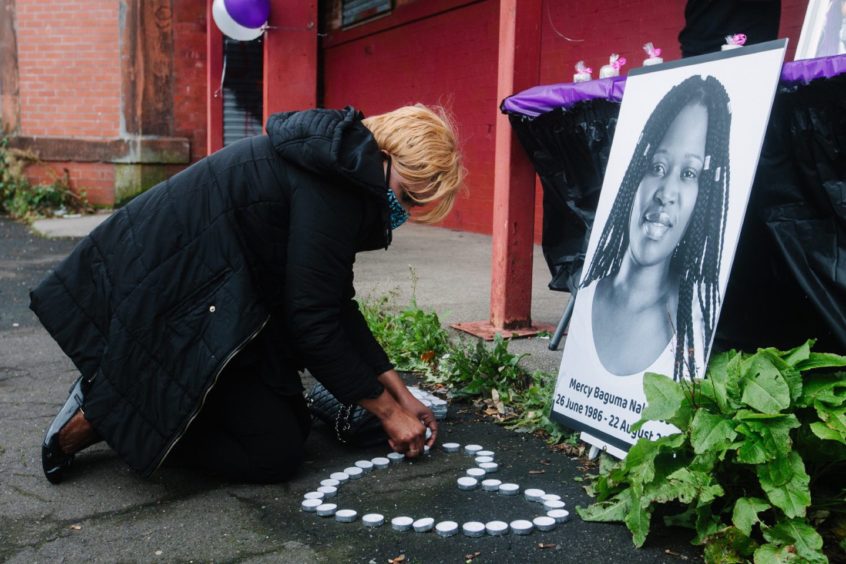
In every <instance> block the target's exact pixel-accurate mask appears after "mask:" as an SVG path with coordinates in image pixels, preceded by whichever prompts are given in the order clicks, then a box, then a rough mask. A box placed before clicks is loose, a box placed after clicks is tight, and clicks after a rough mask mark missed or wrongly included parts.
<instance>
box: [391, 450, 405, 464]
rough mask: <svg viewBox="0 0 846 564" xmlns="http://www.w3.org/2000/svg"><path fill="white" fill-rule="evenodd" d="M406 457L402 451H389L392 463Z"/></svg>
mask: <svg viewBox="0 0 846 564" xmlns="http://www.w3.org/2000/svg"><path fill="white" fill-rule="evenodd" d="M404 458H405V455H404V454H403V453H401V452H389V453H388V460H390V461H391V464H396V463H397V462H400V461H402V459H404Z"/></svg>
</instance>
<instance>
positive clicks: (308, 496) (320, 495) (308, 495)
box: [303, 491, 326, 499]
mask: <svg viewBox="0 0 846 564" xmlns="http://www.w3.org/2000/svg"><path fill="white" fill-rule="evenodd" d="M324 497H326V494H324V493H323V492H321V491H316V492H307V493H306V494H305V495H304V496H303V498H305V499H323V498H324Z"/></svg>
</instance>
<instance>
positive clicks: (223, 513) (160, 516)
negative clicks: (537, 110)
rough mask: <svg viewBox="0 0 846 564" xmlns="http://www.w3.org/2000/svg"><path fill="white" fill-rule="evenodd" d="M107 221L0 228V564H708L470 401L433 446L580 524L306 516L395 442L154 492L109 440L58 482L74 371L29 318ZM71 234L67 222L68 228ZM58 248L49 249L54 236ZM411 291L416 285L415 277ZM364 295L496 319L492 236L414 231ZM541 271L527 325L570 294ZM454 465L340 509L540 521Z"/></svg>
mask: <svg viewBox="0 0 846 564" xmlns="http://www.w3.org/2000/svg"><path fill="white" fill-rule="evenodd" d="M100 219H102V217H101V218H96V219H92V218H81V219H80V220H77V221H74V220H71V219H63V220H52V221H51V222H48V223H40V224H36V225H35V228H36V229H37V231H38V232H39V233H41V234H45V233H46V234H50V235H52V236H51V237H44V236H43V235H39V234H36V233H35V232H34V231H33V230H32V229H31V228H29V227H27V226H25V225H23V224H21V223H17V222H13V221H11V220H9V219H8V218H4V217H0V431H2V432H0V561H3V562H56V561H62V562H83V561H84V562H151V561H165V562H173V561H180V562H181V561H225V562H364V563H369V562H378V563H384V562H388V561H389V560H390V559H396V558H397V557H400V556H404V557H405V560H404V562H466V561H467V560H472V561H473V562H503V563H511V562H515V563H517V562H519V563H525V562H580V563H593V562H596V563H604V562H609V563H611V562H615V563H616V562H627V563H638V562H679V561H695V560H698V559H699V551H698V550H696V549H695V548H694V547H691V546H690V545H689V539H690V535H689V534H688V533H687V532H685V531H683V530H678V529H666V528H663V527H662V526H661V524H660V523H658V522H656V523H654V524H653V534H652V535H651V536H650V537H649V539H648V541H647V543H646V546H645V547H644V548H641V549H635V548H634V547H633V546H632V542H631V536H630V535H629V533H628V531H627V530H626V528H625V527H624V526H622V525H618V524H598V523H585V522H582V521H581V520H580V519H579V518H578V516H577V515H576V513H575V510H574V507H575V506H577V505H586V504H587V503H589V501H590V498H589V497H588V496H587V495H586V494H585V493H584V491H583V487H582V484H581V483H580V482H579V479H580V478H581V477H582V476H583V470H582V466H583V464H584V462H585V461H584V460H583V459H577V458H569V457H568V456H566V455H565V454H563V453H561V452H558V451H556V450H553V449H550V448H549V447H548V446H547V445H546V444H544V442H543V441H542V440H541V439H539V438H537V437H535V436H532V435H529V434H521V433H516V432H512V431H508V430H506V429H504V428H502V427H500V426H498V425H496V424H494V423H492V422H491V421H489V420H486V419H485V418H484V417H482V416H480V415H479V414H478V412H477V411H476V410H475V409H474V408H473V407H472V406H471V405H469V404H461V403H451V404H450V406H449V412H448V417H447V419H446V420H444V421H442V422H441V434H440V440H439V443H443V442H457V443H460V444H462V445H464V444H468V443H477V444H480V445H482V446H483V447H485V448H486V449H489V450H493V451H494V452H495V453H496V460H497V462H498V463H499V470H498V472H497V473H496V474H495V477H496V478H498V479H501V480H503V481H506V482H514V483H517V484H519V485H520V486H521V488H540V489H543V490H545V491H546V492H549V493H557V494H559V495H561V496H562V498H563V500H564V501H565V502H566V504H567V508H568V509H569V510H570V512H571V520H570V521H569V522H567V523H562V524H560V525H558V526H557V527H556V528H555V529H554V530H552V531H548V532H538V531H535V532H534V533H532V534H530V535H527V536H517V535H506V536H501V537H491V536H486V537H482V538H470V537H467V536H464V535H462V534H459V535H457V536H454V537H450V538H442V537H440V536H438V535H436V534H434V533H432V532H429V533H415V532H397V531H394V530H392V529H391V526H390V524H386V525H384V526H382V527H380V528H376V529H367V528H365V527H364V526H363V525H362V523H361V521H360V520H358V521H355V522H353V523H339V522H336V521H335V520H333V519H331V518H321V517H318V516H316V515H315V514H313V513H305V512H303V511H302V510H301V509H300V502H301V500H302V498H303V494H305V493H306V492H308V491H311V490H314V489H315V488H316V487H317V486H318V485H319V482H320V480H322V479H324V478H326V477H328V475H329V474H330V473H331V472H334V471H341V470H343V469H344V468H346V467H349V466H351V465H353V464H354V463H355V462H356V461H358V460H362V459H370V458H373V457H375V456H384V455H385V454H387V450H388V449H387V447H374V448H369V449H363V450H362V449H353V448H350V447H347V446H344V445H340V444H339V443H337V442H336V441H335V440H334V439H333V436H332V432H331V430H329V429H327V428H325V427H324V426H322V425H320V424H317V425H316V426H315V429H314V431H313V433H312V436H311V437H310V438H309V442H308V451H307V461H306V463H305V465H304V467H303V469H302V471H301V472H300V473H299V474H298V475H297V476H296V478H295V479H294V480H292V481H291V482H289V483H286V484H281V485H272V486H256V485H242V484H231V483H225V482H219V481H214V480H210V479H208V478H204V477H201V476H198V475H196V474H192V473H189V472H186V471H181V470H175V469H166V470H162V471H160V472H158V473H157V474H155V475H154V476H153V477H152V478H150V479H144V478H141V477H140V476H138V475H137V474H135V473H133V472H132V471H131V470H129V469H128V468H127V467H126V465H125V464H124V463H123V462H122V461H121V460H120V459H118V458H117V457H116V455H115V454H114V453H113V452H112V451H111V450H110V449H109V448H108V447H107V446H105V445H103V444H100V445H96V446H94V447H91V448H89V449H87V450H85V451H84V452H83V453H81V454H80V455H78V456H77V459H76V462H75V465H74V467H73V469H72V471H71V473H69V474H68V477H67V479H66V481H65V482H63V483H62V484H61V485H58V486H54V485H51V484H50V483H48V482H47V480H46V479H45V478H44V476H43V474H42V471H41V461H40V442H41V439H42V434H43V432H44V429H45V428H46V427H47V425H48V424H49V422H50V420H51V419H52V418H53V416H54V415H55V413H56V411H57V410H58V408H59V407H60V406H61V404H62V403H63V402H64V400H65V397H66V395H67V390H68V387H69V386H70V385H71V384H72V383H73V381H74V380H75V377H76V373H75V370H74V367H73V365H72V364H71V362H70V361H69V360H68V359H67V358H66V357H65V356H64V354H63V353H62V352H61V350H60V349H59V348H58V346H57V345H56V344H55V343H54V342H53V340H52V339H51V338H50V337H49V336H48V335H47V333H46V332H45V331H44V330H43V329H42V328H41V326H40V324H39V323H38V320H37V319H36V318H35V316H34V315H33V314H32V313H31V312H30V311H29V309H28V302H29V299H28V290H29V288H31V287H32V286H34V285H35V284H37V283H38V281H39V280H40V279H41V278H42V277H43V276H44V275H45V274H46V273H47V272H48V270H49V269H50V268H51V267H53V266H54V265H56V264H57V263H58V262H59V261H60V260H61V259H62V258H63V257H64V256H66V255H67V253H68V252H70V250H71V249H72V248H73V246H74V245H75V244H76V243H77V242H78V240H79V239H78V237H80V236H83V235H84V234H85V233H86V232H87V230H88V229H90V228H91V227H92V225H93V224H96V222H97V221H99V220H100ZM62 222H64V223H62ZM57 234H58V235H61V236H60V237H56V235H57ZM412 270H413V272H414V273H415V275H414V276H415V278H416V283H412V275H411V271H412ZM355 275H356V288H357V290H358V295H359V297H363V298H367V297H376V296H379V295H382V294H384V293H386V292H393V293H395V294H396V297H395V298H394V299H395V302H396V303H399V304H403V303H407V300H409V299H410V297H411V295H412V292H413V293H414V295H415V296H416V299H417V303H418V305H419V306H420V307H423V308H427V309H434V310H435V311H437V312H438V313H439V315H440V317H441V320H442V321H443V322H444V323H445V324H446V323H453V322H462V321H479V320H483V319H487V317H488V314H489V311H488V303H489V294H490V238H489V237H487V236H484V235H477V234H471V233H461V232H455V231H450V230H446V229H439V228H432V227H421V226H415V225H410V226H407V227H403V228H402V229H401V230H399V231H398V232H397V234H396V237H395V242H394V244H393V245H392V246H391V249H390V250H389V251H375V252H371V253H364V254H362V255H360V256H359V258H358V260H357V264H356V269H355ZM548 279H549V273H548V271H547V270H546V266H545V264H544V263H543V259H542V256H541V254H540V250H539V249H536V253H535V265H534V274H533V280H534V285H533V300H532V318H533V320H534V321H536V322H539V323H548V324H555V323H556V322H557V321H558V318H559V316H560V315H561V312H562V311H563V309H564V306H565V305H566V302H567V299H568V296H567V294H561V293H556V292H551V291H549V290H548V289H546V283H547V282H548ZM547 344H548V340H546V339H543V338H532V339H521V340H515V341H513V342H512V345H511V350H513V351H515V352H519V353H527V354H528V356H527V357H526V358H525V359H524V362H525V363H526V364H527V366H529V367H530V368H539V369H543V370H547V371H557V368H558V363H560V359H561V353H560V351H549V350H548V348H547ZM471 466H472V464H471V463H470V459H469V458H468V457H466V456H464V455H463V454H461V453H456V454H451V453H446V452H444V451H443V449H441V448H440V445H438V446H436V447H435V448H434V449H433V450H432V452H431V453H430V455H428V456H426V457H424V458H423V459H421V460H418V461H414V462H401V463H399V464H395V465H391V466H390V467H389V468H388V469H385V470H376V471H373V472H372V473H369V474H367V475H365V476H364V477H362V478H361V479H360V480H356V481H351V482H350V483H349V484H346V485H344V486H342V487H341V490H340V495H339V496H338V497H337V498H336V501H337V503H338V505H339V507H340V508H352V509H355V510H357V511H358V512H359V515H362V514H364V513H371V512H378V513H382V514H384V515H385V516H386V518H387V519H388V520H390V518H392V517H395V516H399V515H408V516H411V517H414V518H420V517H433V518H434V519H435V520H436V521H441V520H445V519H450V520H453V521H457V522H458V523H463V522H466V521H470V520H475V521H490V520H494V519H497V520H502V521H510V520H513V519H531V518H532V517H535V516H537V515H540V514H541V513H542V510H541V507H540V506H539V505H538V504H537V503H533V502H529V501H526V500H525V499H524V498H523V496H522V495H519V496H516V497H506V496H502V495H499V494H495V493H490V492H485V491H481V490H475V491H461V490H459V489H458V488H457V487H456V479H457V478H458V477H460V476H462V475H463V474H464V473H465V470H466V469H467V468H469V467H471Z"/></svg>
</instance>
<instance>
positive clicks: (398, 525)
mask: <svg viewBox="0 0 846 564" xmlns="http://www.w3.org/2000/svg"><path fill="white" fill-rule="evenodd" d="M413 523H414V519H412V518H411V517H405V516H402V517H394V518H393V519H391V528H393V530H395V531H407V530H409V529H410V528H411V525H412V524H413Z"/></svg>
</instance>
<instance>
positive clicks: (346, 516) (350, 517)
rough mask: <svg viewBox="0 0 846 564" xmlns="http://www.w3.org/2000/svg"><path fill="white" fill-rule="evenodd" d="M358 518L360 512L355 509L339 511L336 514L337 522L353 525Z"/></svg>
mask: <svg viewBox="0 0 846 564" xmlns="http://www.w3.org/2000/svg"><path fill="white" fill-rule="evenodd" d="M357 516H358V512H357V511H356V510H355V509H339V510H338V511H336V512H335V521H339V522H341V523H352V522H353V521H355V518H356V517H357Z"/></svg>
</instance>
